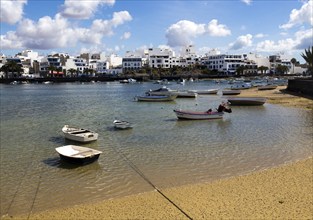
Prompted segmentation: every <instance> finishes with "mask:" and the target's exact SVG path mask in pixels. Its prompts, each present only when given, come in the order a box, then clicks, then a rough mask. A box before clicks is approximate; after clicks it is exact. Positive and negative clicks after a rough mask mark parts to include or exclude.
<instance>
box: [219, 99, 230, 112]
mask: <svg viewBox="0 0 313 220" xmlns="http://www.w3.org/2000/svg"><path fill="white" fill-rule="evenodd" d="M217 111H218V112H228V113H231V112H232V110H231V108H229V107H228V106H227V103H225V102H222V103H221V104H220V105H219V106H218V108H217Z"/></svg>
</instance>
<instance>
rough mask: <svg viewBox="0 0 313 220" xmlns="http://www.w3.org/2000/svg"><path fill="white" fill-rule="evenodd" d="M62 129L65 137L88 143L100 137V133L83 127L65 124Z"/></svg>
mask: <svg viewBox="0 0 313 220" xmlns="http://www.w3.org/2000/svg"><path fill="white" fill-rule="evenodd" d="M62 131H63V134H64V137H65V138H67V139H69V140H73V141H78V142H83V143H87V142H91V141H95V140H97V139H98V133H96V132H94V131H90V130H87V129H83V128H75V127H70V126H69V125H64V127H63V128H62Z"/></svg>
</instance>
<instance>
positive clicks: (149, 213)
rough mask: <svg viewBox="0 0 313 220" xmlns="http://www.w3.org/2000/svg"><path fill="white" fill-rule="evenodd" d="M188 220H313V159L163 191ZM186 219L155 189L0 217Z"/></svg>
mask: <svg viewBox="0 0 313 220" xmlns="http://www.w3.org/2000/svg"><path fill="white" fill-rule="evenodd" d="M161 191H162V193H164V195H165V196H166V197H168V198H169V199H170V200H171V201H172V202H173V203H174V204H175V205H177V206H178V207H179V208H180V209H181V210H183V212H185V213H186V214H187V215H188V216H189V217H190V218H192V219H313V158H308V159H306V160H302V161H298V162H296V163H292V164H287V165H283V166H280V167H275V168H272V169H268V170H264V171H260V172H255V173H252V174H248V175H245V176H239V177H233V178H229V179H222V180H219V181H215V182H212V183H204V184H196V185H187V186H183V187H177V188H170V189H164V190H161ZM27 218H29V219H38V220H39V219H49V220H50V219H188V217H187V216H186V215H185V214H183V213H182V212H181V211H180V210H179V209H178V208H177V207H175V206H174V205H173V204H172V203H171V202H169V201H168V200H167V199H165V198H164V197H163V196H162V195H161V194H160V193H158V192H157V191H153V192H147V193H143V194H139V195H133V196H128V197H124V198H118V199H112V200H107V201H103V202H100V203H95V204H86V205H78V206H74V207H70V208H64V209H59V210H49V211H45V212H41V213H35V214H31V215H30V216H12V217H10V216H6V217H4V218H3V219H27Z"/></svg>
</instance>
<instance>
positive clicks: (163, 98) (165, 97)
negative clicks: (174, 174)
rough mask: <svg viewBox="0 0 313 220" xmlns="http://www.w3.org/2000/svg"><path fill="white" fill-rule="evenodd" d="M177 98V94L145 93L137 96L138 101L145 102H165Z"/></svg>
mask: <svg viewBox="0 0 313 220" xmlns="http://www.w3.org/2000/svg"><path fill="white" fill-rule="evenodd" d="M176 98H177V95H143V96H136V97H135V99H136V100H137V101H144V102H163V101H174V99H176Z"/></svg>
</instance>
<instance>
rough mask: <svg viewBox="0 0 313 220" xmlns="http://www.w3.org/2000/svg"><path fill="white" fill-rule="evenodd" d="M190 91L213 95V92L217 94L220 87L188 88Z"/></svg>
mask: <svg viewBox="0 0 313 220" xmlns="http://www.w3.org/2000/svg"><path fill="white" fill-rule="evenodd" d="M188 91H189V92H194V93H197V94H199V95H206V94H208V95H213V94H217V92H218V89H204V90H188Z"/></svg>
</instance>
